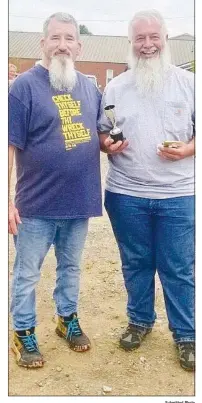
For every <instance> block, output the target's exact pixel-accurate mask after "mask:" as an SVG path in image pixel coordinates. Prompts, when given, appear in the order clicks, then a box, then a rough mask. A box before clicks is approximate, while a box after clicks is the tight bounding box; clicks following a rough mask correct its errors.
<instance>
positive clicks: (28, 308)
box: [11, 217, 88, 330]
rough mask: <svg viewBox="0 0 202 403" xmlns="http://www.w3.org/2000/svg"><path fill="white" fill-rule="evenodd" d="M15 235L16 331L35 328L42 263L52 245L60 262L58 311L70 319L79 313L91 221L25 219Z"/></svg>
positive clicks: (13, 298) (14, 289)
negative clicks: (82, 264)
mask: <svg viewBox="0 0 202 403" xmlns="http://www.w3.org/2000/svg"><path fill="white" fill-rule="evenodd" d="M21 220H22V224H19V225H18V234H17V236H14V242H15V247H16V258H15V263H14V273H13V283H12V298H11V312H12V316H13V327H14V329H15V330H26V329H29V328H31V327H35V326H36V313H35V299H36V296H35V288H36V285H37V283H38V281H39V279H40V269H41V266H42V263H43V260H44V258H45V256H46V254H47V252H48V250H49V248H50V246H51V245H52V244H53V245H54V248H55V256H56V260H57V268H56V287H55V290H54V294H53V296H54V300H55V303H56V312H57V314H58V315H60V316H69V315H71V313H73V312H77V303H78V294H79V277H80V268H79V265H80V259H81V254H82V250H83V247H84V243H85V239H86V235H87V231H88V219H71V220H55V219H50V220H46V219H36V218H22V217H21Z"/></svg>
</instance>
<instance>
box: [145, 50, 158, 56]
mask: <svg viewBox="0 0 202 403" xmlns="http://www.w3.org/2000/svg"><path fill="white" fill-rule="evenodd" d="M157 52H158V51H157V49H156V50H153V51H152V52H144V51H142V52H141V53H142V54H143V55H154V54H155V53H157Z"/></svg>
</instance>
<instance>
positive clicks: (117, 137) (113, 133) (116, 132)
mask: <svg viewBox="0 0 202 403" xmlns="http://www.w3.org/2000/svg"><path fill="white" fill-rule="evenodd" d="M104 110H105V114H106V116H107V118H108V119H109V120H110V122H111V123H112V126H113V129H112V130H110V132H109V133H110V137H111V138H112V139H113V140H114V143H117V141H124V140H125V138H124V137H123V133H122V131H121V129H119V127H118V126H117V124H116V115H115V105H108V106H105V108H104Z"/></svg>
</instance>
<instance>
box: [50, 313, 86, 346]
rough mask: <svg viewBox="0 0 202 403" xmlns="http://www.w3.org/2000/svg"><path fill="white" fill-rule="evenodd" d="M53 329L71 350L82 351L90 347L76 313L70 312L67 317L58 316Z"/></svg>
mask: <svg viewBox="0 0 202 403" xmlns="http://www.w3.org/2000/svg"><path fill="white" fill-rule="evenodd" d="M55 331H56V333H57V334H58V336H60V337H63V338H65V339H66V340H67V342H68V344H69V346H70V348H71V349H72V350H74V351H77V352H84V351H87V350H89V349H90V340H89V338H88V337H87V336H86V335H85V333H84V332H83V331H82V329H81V327H80V325H79V320H78V318H77V314H76V313H73V314H71V315H70V316H69V317H62V316H58V324H57V327H56V329H55Z"/></svg>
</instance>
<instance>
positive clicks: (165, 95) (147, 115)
mask: <svg viewBox="0 0 202 403" xmlns="http://www.w3.org/2000/svg"><path fill="white" fill-rule="evenodd" d="M112 104H113V105H115V112H116V121H117V126H118V127H119V128H120V129H121V130H122V132H123V135H124V137H125V138H126V139H127V140H128V141H129V146H128V147H127V148H125V149H124V151H123V152H122V153H120V154H117V155H115V156H111V155H109V171H108V174H107V179H106V189H107V190H109V191H111V192H115V193H121V194H127V195H131V196H137V197H146V198H154V199H161V198H169V197H178V196H189V195H193V194H194V157H193V156H192V157H187V158H184V159H182V160H180V161H168V160H162V159H161V158H160V157H159V156H158V155H157V145H158V144H160V143H162V142H163V141H164V140H175V141H176V140H180V141H184V142H189V141H190V140H191V139H192V136H193V122H192V116H193V114H194V74H193V73H191V72H188V71H185V70H183V69H181V68H178V67H175V66H170V68H169V70H168V71H167V73H166V80H165V85H164V89H163V91H162V93H161V94H160V95H158V96H153V97H150V96H146V97H143V96H141V95H139V93H138V92H137V89H136V85H135V77H134V74H133V73H132V71H131V70H128V71H127V72H124V73H122V74H120V75H119V76H117V77H115V78H114V79H113V80H112V81H110V83H109V84H108V85H107V87H106V89H105V91H104V94H103V100H102V111H101V117H100V120H99V125H98V127H99V130H100V131H101V132H104V131H109V130H110V129H111V128H112V125H111V123H110V121H109V120H108V118H107V117H106V116H105V113H104V106H106V105H112Z"/></svg>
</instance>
